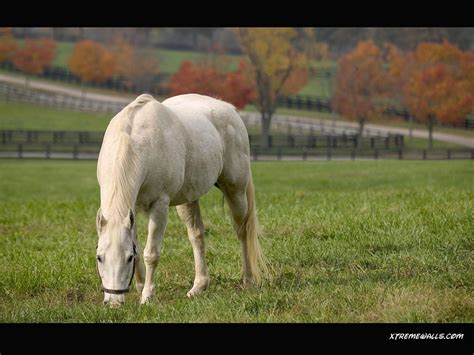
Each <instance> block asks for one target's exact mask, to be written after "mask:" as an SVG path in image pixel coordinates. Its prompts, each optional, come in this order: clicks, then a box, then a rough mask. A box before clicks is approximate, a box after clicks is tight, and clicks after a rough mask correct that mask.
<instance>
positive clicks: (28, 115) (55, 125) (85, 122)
mask: <svg viewBox="0 0 474 355" xmlns="http://www.w3.org/2000/svg"><path fill="white" fill-rule="evenodd" d="M112 117H113V115H107V114H98V113H97V114H96V113H90V112H79V111H72V110H62V109H56V108H49V107H45V106H39V105H34V104H28V103H17V102H4V101H0V129H32V130H70V131H74V130H86V131H105V129H106V128H107V125H108V123H109V121H110V119H111V118H112Z"/></svg>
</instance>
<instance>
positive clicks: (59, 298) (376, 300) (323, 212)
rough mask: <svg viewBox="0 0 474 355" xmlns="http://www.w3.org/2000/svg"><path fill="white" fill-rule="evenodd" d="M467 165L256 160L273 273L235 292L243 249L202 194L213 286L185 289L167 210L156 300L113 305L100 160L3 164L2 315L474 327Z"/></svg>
mask: <svg viewBox="0 0 474 355" xmlns="http://www.w3.org/2000/svg"><path fill="white" fill-rule="evenodd" d="M473 173H474V164H473V163H472V162H470V161H455V162H453V161H450V162H441V161H435V162H399V161H374V162H330V163H327V162H321V163H310V162H288V163H270V162H267V163H262V162H260V163H254V164H253V174H254V179H255V185H256V191H257V203H258V209H259V217H260V221H261V223H262V225H263V226H264V227H265V233H266V238H265V239H264V240H263V247H264V250H265V252H266V255H267V256H268V258H269V259H270V260H271V262H272V265H273V269H274V274H273V277H272V278H271V280H270V281H268V282H267V283H265V284H264V285H263V286H262V287H260V288H257V289H255V290H252V291H249V292H244V291H241V290H240V289H239V288H238V283H239V278H240V275H239V263H240V256H239V245H238V242H237V240H236V237H235V236H234V235H233V233H232V228H231V226H230V221H229V218H228V217H227V213H226V211H224V209H223V208H222V206H221V201H222V200H221V195H220V194H219V193H218V192H217V190H216V189H213V190H212V191H211V193H209V194H208V195H206V196H205V197H204V198H203V199H202V200H201V201H202V203H201V206H202V215H203V218H204V223H205V225H206V229H207V237H206V238H207V260H208V263H209V269H210V273H211V286H210V289H209V291H208V292H206V293H205V294H204V295H203V296H202V297H200V298H197V299H194V300H188V299H187V298H186V297H185V293H186V291H187V290H188V289H189V288H190V287H191V285H192V279H193V262H192V251H191V247H190V245H189V242H188V241H187V238H186V236H185V228H184V226H183V225H182V224H181V223H180V222H179V221H178V219H177V216H176V213H175V212H174V210H173V211H172V212H171V213H170V220H169V224H168V227H167V231H166V236H165V239H164V244H163V254H162V260H161V262H160V265H159V268H158V272H157V276H156V280H157V282H158V284H157V287H158V296H157V298H156V300H155V302H154V304H153V305H152V306H150V307H140V306H139V305H138V304H137V303H138V299H139V298H138V295H137V293H136V291H133V292H132V293H131V294H130V295H128V296H127V303H126V305H125V306H124V307H123V308H122V309H118V310H110V309H106V308H103V307H102V306H101V297H102V295H101V292H100V291H99V281H98V278H97V275H96V273H95V269H94V246H95V243H96V238H97V237H96V234H95V225H94V220H95V213H96V209H97V206H98V202H99V201H98V187H97V183H96V178H95V163H94V162H58V161H56V162H53V161H50V162H45V161H5V160H3V161H0V211H2V212H1V214H0V251H1V254H2V263H0V274H1V275H2V277H1V278H0V321H1V322H208V321H211V322H473V321H474V318H473V314H474V301H473V299H472V287H473V278H472V268H473V266H474V265H473V257H472V250H473V247H474V245H473V241H472V235H473V234H474V221H473V219H472V213H471V212H472V210H473V208H474V203H473V201H474V190H473V185H472V176H473ZM46 182H48V183H46ZM138 223H139V233H140V239H141V240H142V243H143V242H144V236H145V235H144V234H145V231H146V220H145V218H144V217H143V216H140V217H139V219H138ZM12 265H14V267H12Z"/></svg>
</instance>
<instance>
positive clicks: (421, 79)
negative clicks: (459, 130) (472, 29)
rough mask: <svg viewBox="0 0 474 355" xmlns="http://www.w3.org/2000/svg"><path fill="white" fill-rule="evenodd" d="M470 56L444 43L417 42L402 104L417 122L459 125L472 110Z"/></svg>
mask: <svg viewBox="0 0 474 355" xmlns="http://www.w3.org/2000/svg"><path fill="white" fill-rule="evenodd" d="M473 70H474V56H473V54H472V52H464V53H463V52H462V51H461V50H460V49H458V48H457V47H455V46H453V45H452V44H450V43H448V42H446V41H445V42H443V43H442V44H438V43H421V44H420V45H418V47H417V48H416V50H415V53H414V65H413V69H412V71H411V77H410V80H409V81H408V83H407V85H406V88H405V96H406V99H405V101H406V103H407V105H408V107H409V110H410V111H411V112H412V113H413V114H414V116H415V117H416V118H417V120H419V121H422V122H427V123H428V124H433V123H434V122H433V121H434V120H437V121H439V122H442V123H454V124H455V123H460V122H462V121H463V120H464V118H465V117H466V116H467V115H468V114H470V113H471V112H473V111H474V76H473Z"/></svg>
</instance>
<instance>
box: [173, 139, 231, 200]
mask: <svg viewBox="0 0 474 355" xmlns="http://www.w3.org/2000/svg"><path fill="white" fill-rule="evenodd" d="M212 141H213V139H208V140H205V141H202V142H201V144H196V145H194V146H193V147H192V148H191V149H190V150H189V151H188V154H187V159H186V168H185V173H184V181H183V184H182V186H181V189H180V190H179V192H178V193H177V194H176V195H175V196H174V197H173V198H172V199H171V201H170V205H172V206H177V205H182V204H183V203H191V202H194V201H196V200H198V199H199V198H200V197H201V196H202V195H204V194H206V193H207V192H208V191H209V190H210V189H211V188H212V187H213V186H214V184H215V183H216V182H217V179H218V177H219V176H220V174H221V172H222V168H223V159H222V155H223V154H222V148H221V145H220V141H218V140H217V139H216V141H214V142H212Z"/></svg>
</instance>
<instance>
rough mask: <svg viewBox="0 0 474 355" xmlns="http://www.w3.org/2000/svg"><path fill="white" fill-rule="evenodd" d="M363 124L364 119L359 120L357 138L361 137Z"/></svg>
mask: <svg viewBox="0 0 474 355" xmlns="http://www.w3.org/2000/svg"><path fill="white" fill-rule="evenodd" d="M364 125H365V120H364V119H361V120H359V139H361V138H362V133H363V132H364Z"/></svg>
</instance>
